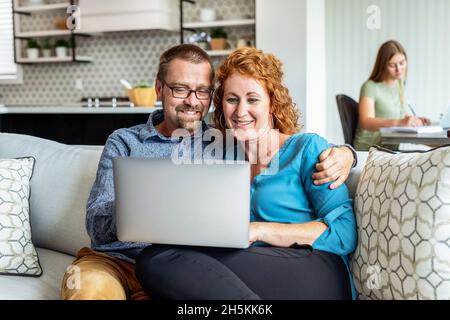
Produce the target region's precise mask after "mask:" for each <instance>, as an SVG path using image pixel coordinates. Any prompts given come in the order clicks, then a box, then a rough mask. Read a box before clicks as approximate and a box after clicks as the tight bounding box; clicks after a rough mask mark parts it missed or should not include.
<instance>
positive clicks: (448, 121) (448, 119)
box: [441, 107, 450, 129]
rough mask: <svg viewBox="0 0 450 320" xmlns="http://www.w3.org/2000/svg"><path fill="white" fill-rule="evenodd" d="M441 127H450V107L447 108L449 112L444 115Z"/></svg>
mask: <svg viewBox="0 0 450 320" xmlns="http://www.w3.org/2000/svg"><path fill="white" fill-rule="evenodd" d="M441 127H442V128H444V129H449V128H450V107H449V108H448V109H447V113H446V114H445V115H444V117H443V118H442V120H441Z"/></svg>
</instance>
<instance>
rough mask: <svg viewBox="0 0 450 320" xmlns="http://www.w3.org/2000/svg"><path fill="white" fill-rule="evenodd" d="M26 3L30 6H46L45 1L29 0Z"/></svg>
mask: <svg viewBox="0 0 450 320" xmlns="http://www.w3.org/2000/svg"><path fill="white" fill-rule="evenodd" d="M26 3H27V4H28V5H30V6H37V5H40V4H44V1H43V0H27V1H26Z"/></svg>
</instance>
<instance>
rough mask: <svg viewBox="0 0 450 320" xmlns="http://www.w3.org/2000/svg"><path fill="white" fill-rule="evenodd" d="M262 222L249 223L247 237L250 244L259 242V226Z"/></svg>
mask: <svg viewBox="0 0 450 320" xmlns="http://www.w3.org/2000/svg"><path fill="white" fill-rule="evenodd" d="M263 223H264V222H251V223H250V235H249V240H250V243H253V242H255V241H259V240H260V239H261V238H260V232H261V227H262V226H261V225H262V224H263Z"/></svg>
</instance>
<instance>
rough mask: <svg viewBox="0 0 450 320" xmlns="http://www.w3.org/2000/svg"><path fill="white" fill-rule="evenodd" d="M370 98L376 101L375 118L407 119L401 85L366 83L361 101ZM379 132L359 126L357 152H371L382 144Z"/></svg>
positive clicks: (356, 136)
mask: <svg viewBox="0 0 450 320" xmlns="http://www.w3.org/2000/svg"><path fill="white" fill-rule="evenodd" d="M362 97H369V98H372V99H373V100H374V101H375V117H376V118H384V119H402V118H404V117H405V108H404V103H402V99H401V93H400V84H397V85H395V86H389V85H387V84H385V83H383V82H375V81H372V80H368V81H366V82H365V83H364V84H363V86H362V87H361V94H360V99H361V98H362ZM380 141H381V134H380V132H379V131H369V130H365V129H362V128H361V127H360V125H359V124H358V127H357V129H356V133H355V137H354V139H353V145H354V146H355V149H356V150H369V148H370V146H371V145H373V144H380Z"/></svg>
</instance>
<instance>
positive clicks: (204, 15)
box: [200, 8, 216, 22]
mask: <svg viewBox="0 0 450 320" xmlns="http://www.w3.org/2000/svg"><path fill="white" fill-rule="evenodd" d="M214 20H216V11H215V10H214V9H212V8H203V9H200V21H204V22H211V21H214Z"/></svg>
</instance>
